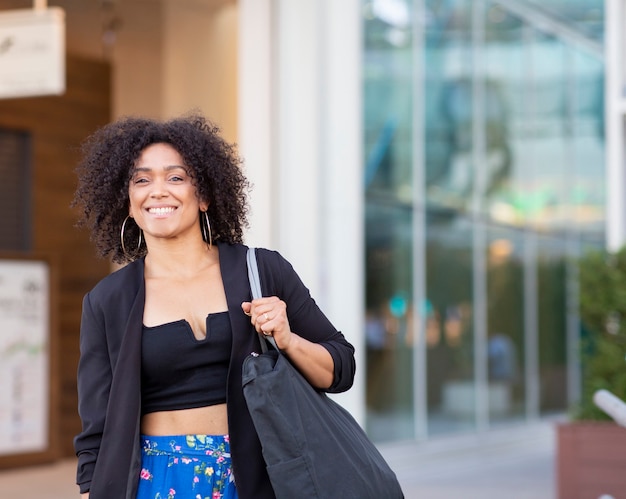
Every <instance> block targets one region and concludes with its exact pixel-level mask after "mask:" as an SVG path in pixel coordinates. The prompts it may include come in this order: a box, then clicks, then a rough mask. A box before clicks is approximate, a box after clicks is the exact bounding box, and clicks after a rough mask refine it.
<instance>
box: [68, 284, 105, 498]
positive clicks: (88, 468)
mask: <svg viewBox="0 0 626 499" xmlns="http://www.w3.org/2000/svg"><path fill="white" fill-rule="evenodd" d="M111 379H112V371H111V362H110V359H109V350H108V346H107V341H106V335H105V331H104V319H103V317H102V315H101V314H100V316H98V314H96V313H95V312H94V307H93V304H92V301H91V297H90V294H87V295H85V297H84V299H83V311H82V318H81V325H80V361H79V363H78V377H77V381H78V413H79V415H80V418H81V421H82V431H81V433H79V434H78V435H77V436H76V437H75V438H74V449H75V451H76V455H77V457H78V468H77V473H76V483H77V484H78V485H79V487H80V492H81V493H84V492H87V491H89V489H90V485H91V479H92V477H93V472H94V468H95V465H96V460H97V458H98V452H99V450H100V444H101V441H102V433H103V431H104V423H105V418H106V410H107V403H108V398H109V391H110V388H111Z"/></svg>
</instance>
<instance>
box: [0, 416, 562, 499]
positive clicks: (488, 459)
mask: <svg viewBox="0 0 626 499" xmlns="http://www.w3.org/2000/svg"><path fill="white" fill-rule="evenodd" d="M555 431H556V430H555V422H554V421H543V422H538V423H533V424H530V425H523V426H511V427H508V428H506V427H505V428H500V429H497V430H492V431H489V432H487V433H484V434H472V435H461V436H449V437H439V438H437V439H433V440H432V441H428V442H422V443H416V442H408V443H397V444H385V445H381V446H379V448H380V450H381V453H382V454H383V455H384V456H385V458H386V459H387V460H388V462H389V464H390V465H391V467H392V468H393V469H394V471H395V472H396V474H397V476H398V479H399V480H400V483H401V485H402V488H403V490H404V493H405V497H406V499H459V498H463V499H503V498H506V499H555V498H556V497H557V496H556V482H555V481H556V474H555V462H556V461H555ZM74 474H75V460H74V459H64V460H61V461H57V462H55V463H52V464H48V465H43V466H33V467H28V468H18V469H9V470H2V471H0V497H1V498H2V499H71V498H78V497H79V495H78V488H77V487H76V485H74V476H75V475H74ZM294 499H300V498H294ZM302 499H305V498H302ZM381 499H382V498H381Z"/></svg>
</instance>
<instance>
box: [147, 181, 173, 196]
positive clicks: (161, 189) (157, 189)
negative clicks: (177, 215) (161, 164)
mask: <svg viewBox="0 0 626 499" xmlns="http://www.w3.org/2000/svg"><path fill="white" fill-rule="evenodd" d="M167 195H169V192H168V190H167V183H166V182H165V181H163V180H159V179H156V180H154V181H153V182H152V189H151V191H150V197H152V198H155V199H160V198H162V197H165V196H167Z"/></svg>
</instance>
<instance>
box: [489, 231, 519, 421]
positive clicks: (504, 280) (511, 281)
mask: <svg viewBox="0 0 626 499" xmlns="http://www.w3.org/2000/svg"><path fill="white" fill-rule="evenodd" d="M522 244H523V238H522V235H521V234H520V233H518V232H517V231H514V230H510V229H508V230H507V229H495V228H493V229H491V231H490V234H489V244H488V249H487V265H488V267H487V303H488V308H487V345H486V350H487V354H486V358H487V373H488V390H487V395H488V404H489V421H490V422H491V423H492V424H493V423H495V422H497V421H508V420H511V419H519V418H521V417H522V416H523V415H524V414H525V380H524V363H525V351H524V322H525V310H524V303H525V301H524V261H523V251H522V250H523V248H522Z"/></svg>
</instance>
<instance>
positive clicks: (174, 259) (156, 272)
mask: <svg viewBox="0 0 626 499" xmlns="http://www.w3.org/2000/svg"><path fill="white" fill-rule="evenodd" d="M217 262H218V251H217V247H216V246H215V245H213V246H212V247H211V248H210V249H209V246H208V245H207V244H206V243H205V242H204V241H202V240H199V241H197V242H196V241H194V242H193V243H190V242H189V241H185V242H182V241H181V242H180V243H177V242H174V241H167V242H165V241H155V242H153V243H152V244H148V254H147V255H146V260H145V274H146V277H148V278H159V277H174V278H183V279H184V278H188V277H193V276H196V275H198V273H200V272H202V270H204V269H206V268H207V267H210V266H211V265H213V264H215V263H217Z"/></svg>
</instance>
